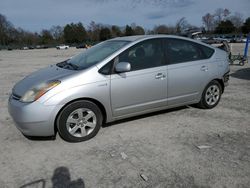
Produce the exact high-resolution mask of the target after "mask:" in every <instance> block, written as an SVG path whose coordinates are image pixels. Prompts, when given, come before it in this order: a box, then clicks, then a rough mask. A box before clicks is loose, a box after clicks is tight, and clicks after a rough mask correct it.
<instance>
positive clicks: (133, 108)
mask: <svg viewBox="0 0 250 188" xmlns="http://www.w3.org/2000/svg"><path fill="white" fill-rule="evenodd" d="M118 62H129V63H130V64H131V71H130V72H126V73H121V74H116V73H115V74H112V75H111V105H112V111H113V116H115V117H118V116H124V115H129V114H136V113H140V112H142V111H149V110H152V109H153V108H158V107H161V106H164V105H166V100H167V99H166V95H167V84H166V83H167V82H166V78H167V70H166V65H165V61H164V51H163V49H162V40H161V39H149V40H146V41H143V42H140V43H138V44H136V45H134V46H133V47H131V48H129V49H127V50H126V51H124V52H123V53H121V54H120V55H119V56H118V57H117V58H116V59H115V63H118Z"/></svg>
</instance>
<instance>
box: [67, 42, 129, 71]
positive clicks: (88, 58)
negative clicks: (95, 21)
mask: <svg viewBox="0 0 250 188" xmlns="http://www.w3.org/2000/svg"><path fill="white" fill-rule="evenodd" d="M128 43H129V41H117V40H114V41H105V42H102V43H99V44H97V45H95V46H93V47H91V48H89V49H87V50H85V51H84V52H82V53H80V54H79V55H76V56H74V57H72V58H71V59H69V60H68V61H67V63H68V64H71V65H73V66H75V67H78V68H77V69H78V70H82V69H86V68H88V67H91V66H92V65H95V64H97V63H99V62H100V61H102V60H103V59H105V58H106V57H108V56H110V55H111V54H113V53H114V52H116V51H117V50H119V49H121V48H122V47H124V46H125V45H126V44H128Z"/></svg>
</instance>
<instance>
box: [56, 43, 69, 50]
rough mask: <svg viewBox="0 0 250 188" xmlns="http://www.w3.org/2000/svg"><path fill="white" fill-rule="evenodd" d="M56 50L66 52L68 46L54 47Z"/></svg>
mask: <svg viewBox="0 0 250 188" xmlns="http://www.w3.org/2000/svg"><path fill="white" fill-rule="evenodd" d="M56 49H58V50H67V49H69V46H68V45H64V44H61V45H59V46H56Z"/></svg>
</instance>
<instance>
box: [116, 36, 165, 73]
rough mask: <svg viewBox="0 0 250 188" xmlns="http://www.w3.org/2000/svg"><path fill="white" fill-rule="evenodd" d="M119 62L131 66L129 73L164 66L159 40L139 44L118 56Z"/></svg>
mask: <svg viewBox="0 0 250 188" xmlns="http://www.w3.org/2000/svg"><path fill="white" fill-rule="evenodd" d="M118 58H119V62H128V63H130V64H131V71H135V70H141V69H146V68H152V67H157V66H162V65H164V53H163V50H162V45H161V40H160V39H151V40H146V41H143V42H140V43H138V44H136V45H134V46H132V47H131V48H129V49H127V50H126V51H124V52H123V53H121V54H120V55H119V57H118Z"/></svg>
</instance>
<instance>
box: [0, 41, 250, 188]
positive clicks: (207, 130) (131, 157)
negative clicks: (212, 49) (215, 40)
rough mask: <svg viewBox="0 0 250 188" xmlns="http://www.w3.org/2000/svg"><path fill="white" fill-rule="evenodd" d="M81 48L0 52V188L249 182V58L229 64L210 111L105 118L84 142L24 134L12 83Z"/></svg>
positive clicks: (242, 187) (218, 186) (220, 186)
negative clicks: (13, 114) (17, 122)
mask: <svg viewBox="0 0 250 188" xmlns="http://www.w3.org/2000/svg"><path fill="white" fill-rule="evenodd" d="M235 49H236V50H237V49H242V46H236V47H235ZM80 51H81V50H76V49H73V48H70V49H69V50H55V49H44V50H27V51H20V50H17V51H0V129H1V131H0V152H1V154H0V187H1V188H2V187H10V188H15V187H25V188H26V187H46V188H47V187H54V188H56V187H63V186H60V185H62V184H64V185H67V186H65V187H87V188H88V187H157V188H160V187H171V188H172V187H176V188H177V187H178V188H180V187H195V188H208V187H215V188H230V187H237V188H238V187H239V188H247V187H249V186H250V115H249V114H250V65H249V64H248V65H245V66H244V67H242V66H236V65H235V66H231V78H230V82H229V86H228V87H227V88H226V90H225V93H224V94H223V96H222V99H221V102H220V103H219V105H218V106H217V107H216V108H214V109H211V110H200V109H197V108H195V107H190V106H188V107H180V108H176V109H172V110H166V111H161V112H158V113H153V114H147V115H144V116H140V117H136V118H130V119H127V120H125V121H119V122H116V123H112V124H109V125H106V126H105V127H103V128H102V129H101V130H100V132H99V134H98V135H97V136H96V137H95V138H93V139H91V140H90V141H87V142H82V143H67V142H65V141H63V140H62V139H61V138H60V137H59V136H58V135H57V137H56V139H55V140H37V141H35V140H29V139H27V138H25V137H24V136H23V135H22V134H21V133H20V132H19V131H18V130H17V129H16V127H15V126H14V124H13V121H12V120H11V118H10V116H9V114H8V111H7V100H8V95H9V93H10V92H11V88H12V87H13V85H14V84H15V83H16V82H17V81H18V80H20V79H22V78H23V77H24V76H26V75H27V74H29V73H31V72H33V71H35V70H37V69H39V68H42V67H45V66H47V65H49V64H53V63H56V62H59V61H61V60H64V59H66V58H69V57H70V56H72V55H74V54H77V53H79V52H80ZM240 51H241V50H240ZM235 53H236V52H235ZM199 146H208V147H205V148H201V149H200V148H199Z"/></svg>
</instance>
